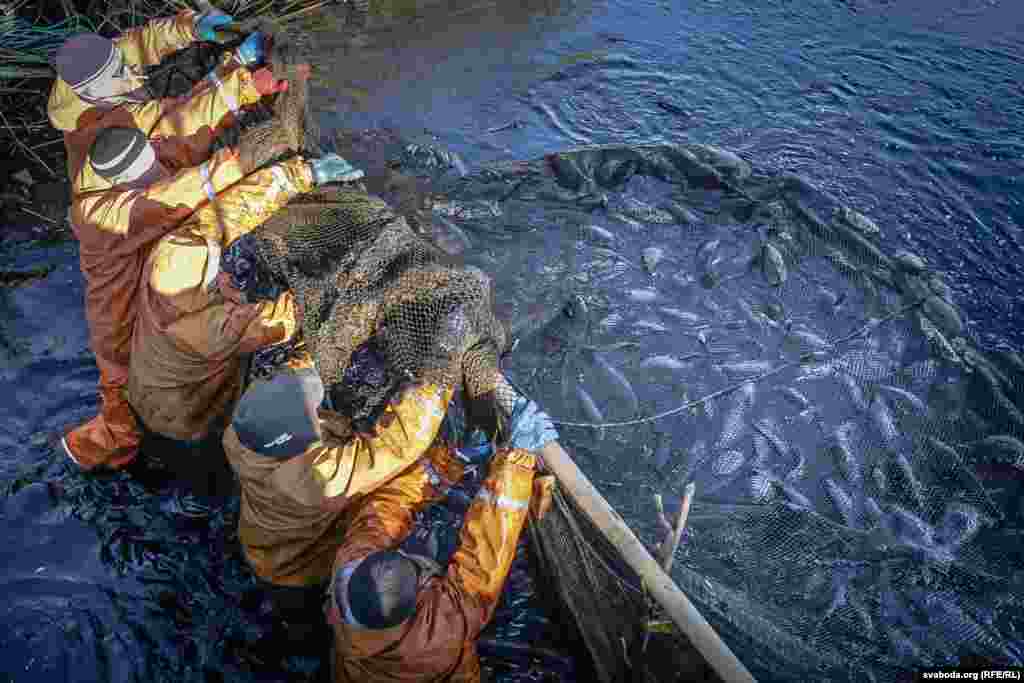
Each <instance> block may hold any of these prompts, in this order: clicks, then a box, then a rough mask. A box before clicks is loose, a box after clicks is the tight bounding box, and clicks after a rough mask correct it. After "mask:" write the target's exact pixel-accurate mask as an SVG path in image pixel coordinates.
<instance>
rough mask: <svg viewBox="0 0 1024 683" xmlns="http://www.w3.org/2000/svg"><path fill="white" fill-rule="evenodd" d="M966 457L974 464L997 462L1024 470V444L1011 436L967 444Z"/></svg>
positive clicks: (990, 437)
mask: <svg viewBox="0 0 1024 683" xmlns="http://www.w3.org/2000/svg"><path fill="white" fill-rule="evenodd" d="M966 455H967V458H968V459H969V460H970V461H971V462H974V463H982V464H984V463H988V462H995V463H1000V464H1003V465H1010V466H1012V467H1016V468H1017V469H1020V470H1024V443H1022V442H1021V441H1020V440H1019V439H1017V438H1015V437H1013V436H1010V435H1009V434H1000V435H995V436H987V437H985V438H984V439H980V440H978V441H972V442H970V443H969V444H967V453H966Z"/></svg>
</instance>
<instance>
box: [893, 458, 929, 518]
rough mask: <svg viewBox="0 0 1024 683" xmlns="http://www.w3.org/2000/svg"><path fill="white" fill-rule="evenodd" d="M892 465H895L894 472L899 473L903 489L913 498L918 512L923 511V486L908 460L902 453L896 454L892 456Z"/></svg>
mask: <svg viewBox="0 0 1024 683" xmlns="http://www.w3.org/2000/svg"><path fill="white" fill-rule="evenodd" d="M893 463H894V464H895V465H896V471H897V472H899V473H900V476H901V477H902V478H903V484H904V486H905V488H906V489H907V490H908V491H909V492H910V494H911V495H912V496H913V499H914V503H916V504H917V507H918V509H919V510H924V509H925V500H924V486H923V485H922V484H921V480H920V479H918V477H917V474H916V473H915V472H914V468H913V467H912V466H911V464H910V460H908V459H907V456H906V455H904V454H903V453H896V454H895V455H894V456H893Z"/></svg>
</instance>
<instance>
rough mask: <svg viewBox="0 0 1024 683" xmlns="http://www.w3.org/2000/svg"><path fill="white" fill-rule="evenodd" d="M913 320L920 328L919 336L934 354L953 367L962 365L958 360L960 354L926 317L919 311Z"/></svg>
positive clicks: (961, 360)
mask: <svg viewBox="0 0 1024 683" xmlns="http://www.w3.org/2000/svg"><path fill="white" fill-rule="evenodd" d="M914 319H915V320H916V321H917V324H918V326H919V327H920V328H921V334H923V335H924V338H925V339H927V340H928V343H929V344H931V346H932V348H933V349H934V350H935V352H936V353H937V354H938V355H939V356H941V357H942V358H943V359H944V360H946V361H949V362H950V363H952V364H953V365H956V366H960V365H963V359H961V358H960V354H959V353H957V352H956V349H954V348H953V345H952V344H950V343H949V340H948V339H946V337H945V335H943V334H942V332H940V331H939V330H938V328H937V327H936V326H935V325H934V324H932V322H931V320H929V319H928V317H927V316H925V315H922V314H921V312H920V311H918V312H917V313H916V315H915V316H914Z"/></svg>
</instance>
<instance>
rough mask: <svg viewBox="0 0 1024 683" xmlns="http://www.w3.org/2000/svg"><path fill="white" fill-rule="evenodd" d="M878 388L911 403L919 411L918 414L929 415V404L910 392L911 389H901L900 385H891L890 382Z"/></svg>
mask: <svg viewBox="0 0 1024 683" xmlns="http://www.w3.org/2000/svg"><path fill="white" fill-rule="evenodd" d="M878 388H879V389H880V390H881V391H884V392H886V393H887V394H890V395H892V396H895V397H896V398H897V399H899V400H900V401H902V402H904V403H906V404H908V405H910V406H911V407H912V408H913V409H914V410H915V411H916V412H917V414H918V415H923V416H927V415H928V406H926V405H925V404H924V401H922V400H921V399H920V398H918V397H917V396H915V395H914V394H912V393H910V392H909V391H907V390H905V389H900V388H899V387H893V386H889V385H888V384H881V385H879V387H878Z"/></svg>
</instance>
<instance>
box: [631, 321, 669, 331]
mask: <svg viewBox="0 0 1024 683" xmlns="http://www.w3.org/2000/svg"><path fill="white" fill-rule="evenodd" d="M633 328H634V329H636V330H640V331H641V332H668V328H667V327H665V326H664V325H662V324H661V323H659V322H655V321H653V320H637V321H636V322H635V323H633Z"/></svg>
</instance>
